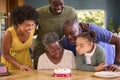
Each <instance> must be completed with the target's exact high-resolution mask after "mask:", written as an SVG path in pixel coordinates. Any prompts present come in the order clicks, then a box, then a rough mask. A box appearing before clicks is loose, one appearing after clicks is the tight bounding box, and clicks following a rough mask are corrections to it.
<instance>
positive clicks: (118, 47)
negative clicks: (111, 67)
mask: <svg viewBox="0 0 120 80" xmlns="http://www.w3.org/2000/svg"><path fill="white" fill-rule="evenodd" d="M110 44H113V45H115V51H116V56H115V61H114V64H117V65H119V66H120V37H118V36H116V35H112V37H111V40H110Z"/></svg>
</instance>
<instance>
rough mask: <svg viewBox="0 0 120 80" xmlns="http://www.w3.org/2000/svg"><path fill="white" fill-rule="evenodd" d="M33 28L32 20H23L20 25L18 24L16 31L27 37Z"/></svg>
mask: <svg viewBox="0 0 120 80" xmlns="http://www.w3.org/2000/svg"><path fill="white" fill-rule="evenodd" d="M34 27H35V22H34V21H32V20H25V21H24V22H23V23H22V24H18V27H17V30H18V31H20V33H21V34H24V35H29V34H30V32H31V30H32V29H33V28H34Z"/></svg>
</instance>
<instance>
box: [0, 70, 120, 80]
mask: <svg viewBox="0 0 120 80" xmlns="http://www.w3.org/2000/svg"><path fill="white" fill-rule="evenodd" d="M9 72H11V75H10V76H4V77H0V80H120V77H117V78H112V79H106V78H100V77H96V76H94V73H95V72H85V71H79V70H72V76H71V77H69V78H67V77H53V76H52V75H53V70H33V71H31V72H26V71H21V70H11V71H9Z"/></svg>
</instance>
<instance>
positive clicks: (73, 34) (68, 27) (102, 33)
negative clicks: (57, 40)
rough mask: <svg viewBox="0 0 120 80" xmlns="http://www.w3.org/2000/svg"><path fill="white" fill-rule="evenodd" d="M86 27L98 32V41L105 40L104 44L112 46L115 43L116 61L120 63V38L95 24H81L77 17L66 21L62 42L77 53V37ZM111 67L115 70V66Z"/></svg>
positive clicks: (65, 46)
mask: <svg viewBox="0 0 120 80" xmlns="http://www.w3.org/2000/svg"><path fill="white" fill-rule="evenodd" d="M86 28H87V29H91V30H93V31H95V32H96V34H97V40H96V42H97V43H100V42H103V44H104V43H105V45H107V46H108V47H110V44H112V45H115V50H116V54H115V55H116V56H115V61H114V63H115V64H117V65H120V38H119V37H117V36H115V35H113V33H112V32H110V31H108V30H106V29H103V28H100V27H98V26H96V25H93V24H83V23H80V24H79V23H78V22H77V21H76V20H75V19H70V20H68V21H66V22H65V24H64V34H65V37H64V38H63V39H62V44H63V46H64V48H66V49H69V50H72V51H73V52H74V53H76V52H75V51H76V50H75V46H76V45H75V41H76V38H77V36H78V35H80V34H81V32H82V30H83V29H86ZM103 44H101V45H102V46H104V45H103ZM106 48H107V47H106ZM106 50H107V49H106ZM109 51H110V49H109V50H107V52H109ZM111 53H112V52H111ZM111 53H107V54H111ZM109 60H110V59H109ZM110 69H112V70H113V69H115V68H110Z"/></svg>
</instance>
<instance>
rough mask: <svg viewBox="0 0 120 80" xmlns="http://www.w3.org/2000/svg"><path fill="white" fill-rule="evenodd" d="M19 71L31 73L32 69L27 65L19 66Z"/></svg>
mask: <svg viewBox="0 0 120 80" xmlns="http://www.w3.org/2000/svg"><path fill="white" fill-rule="evenodd" d="M19 68H20V70H22V71H32V70H33V69H32V68H31V67H30V66H28V65H21V66H20V67H19Z"/></svg>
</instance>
